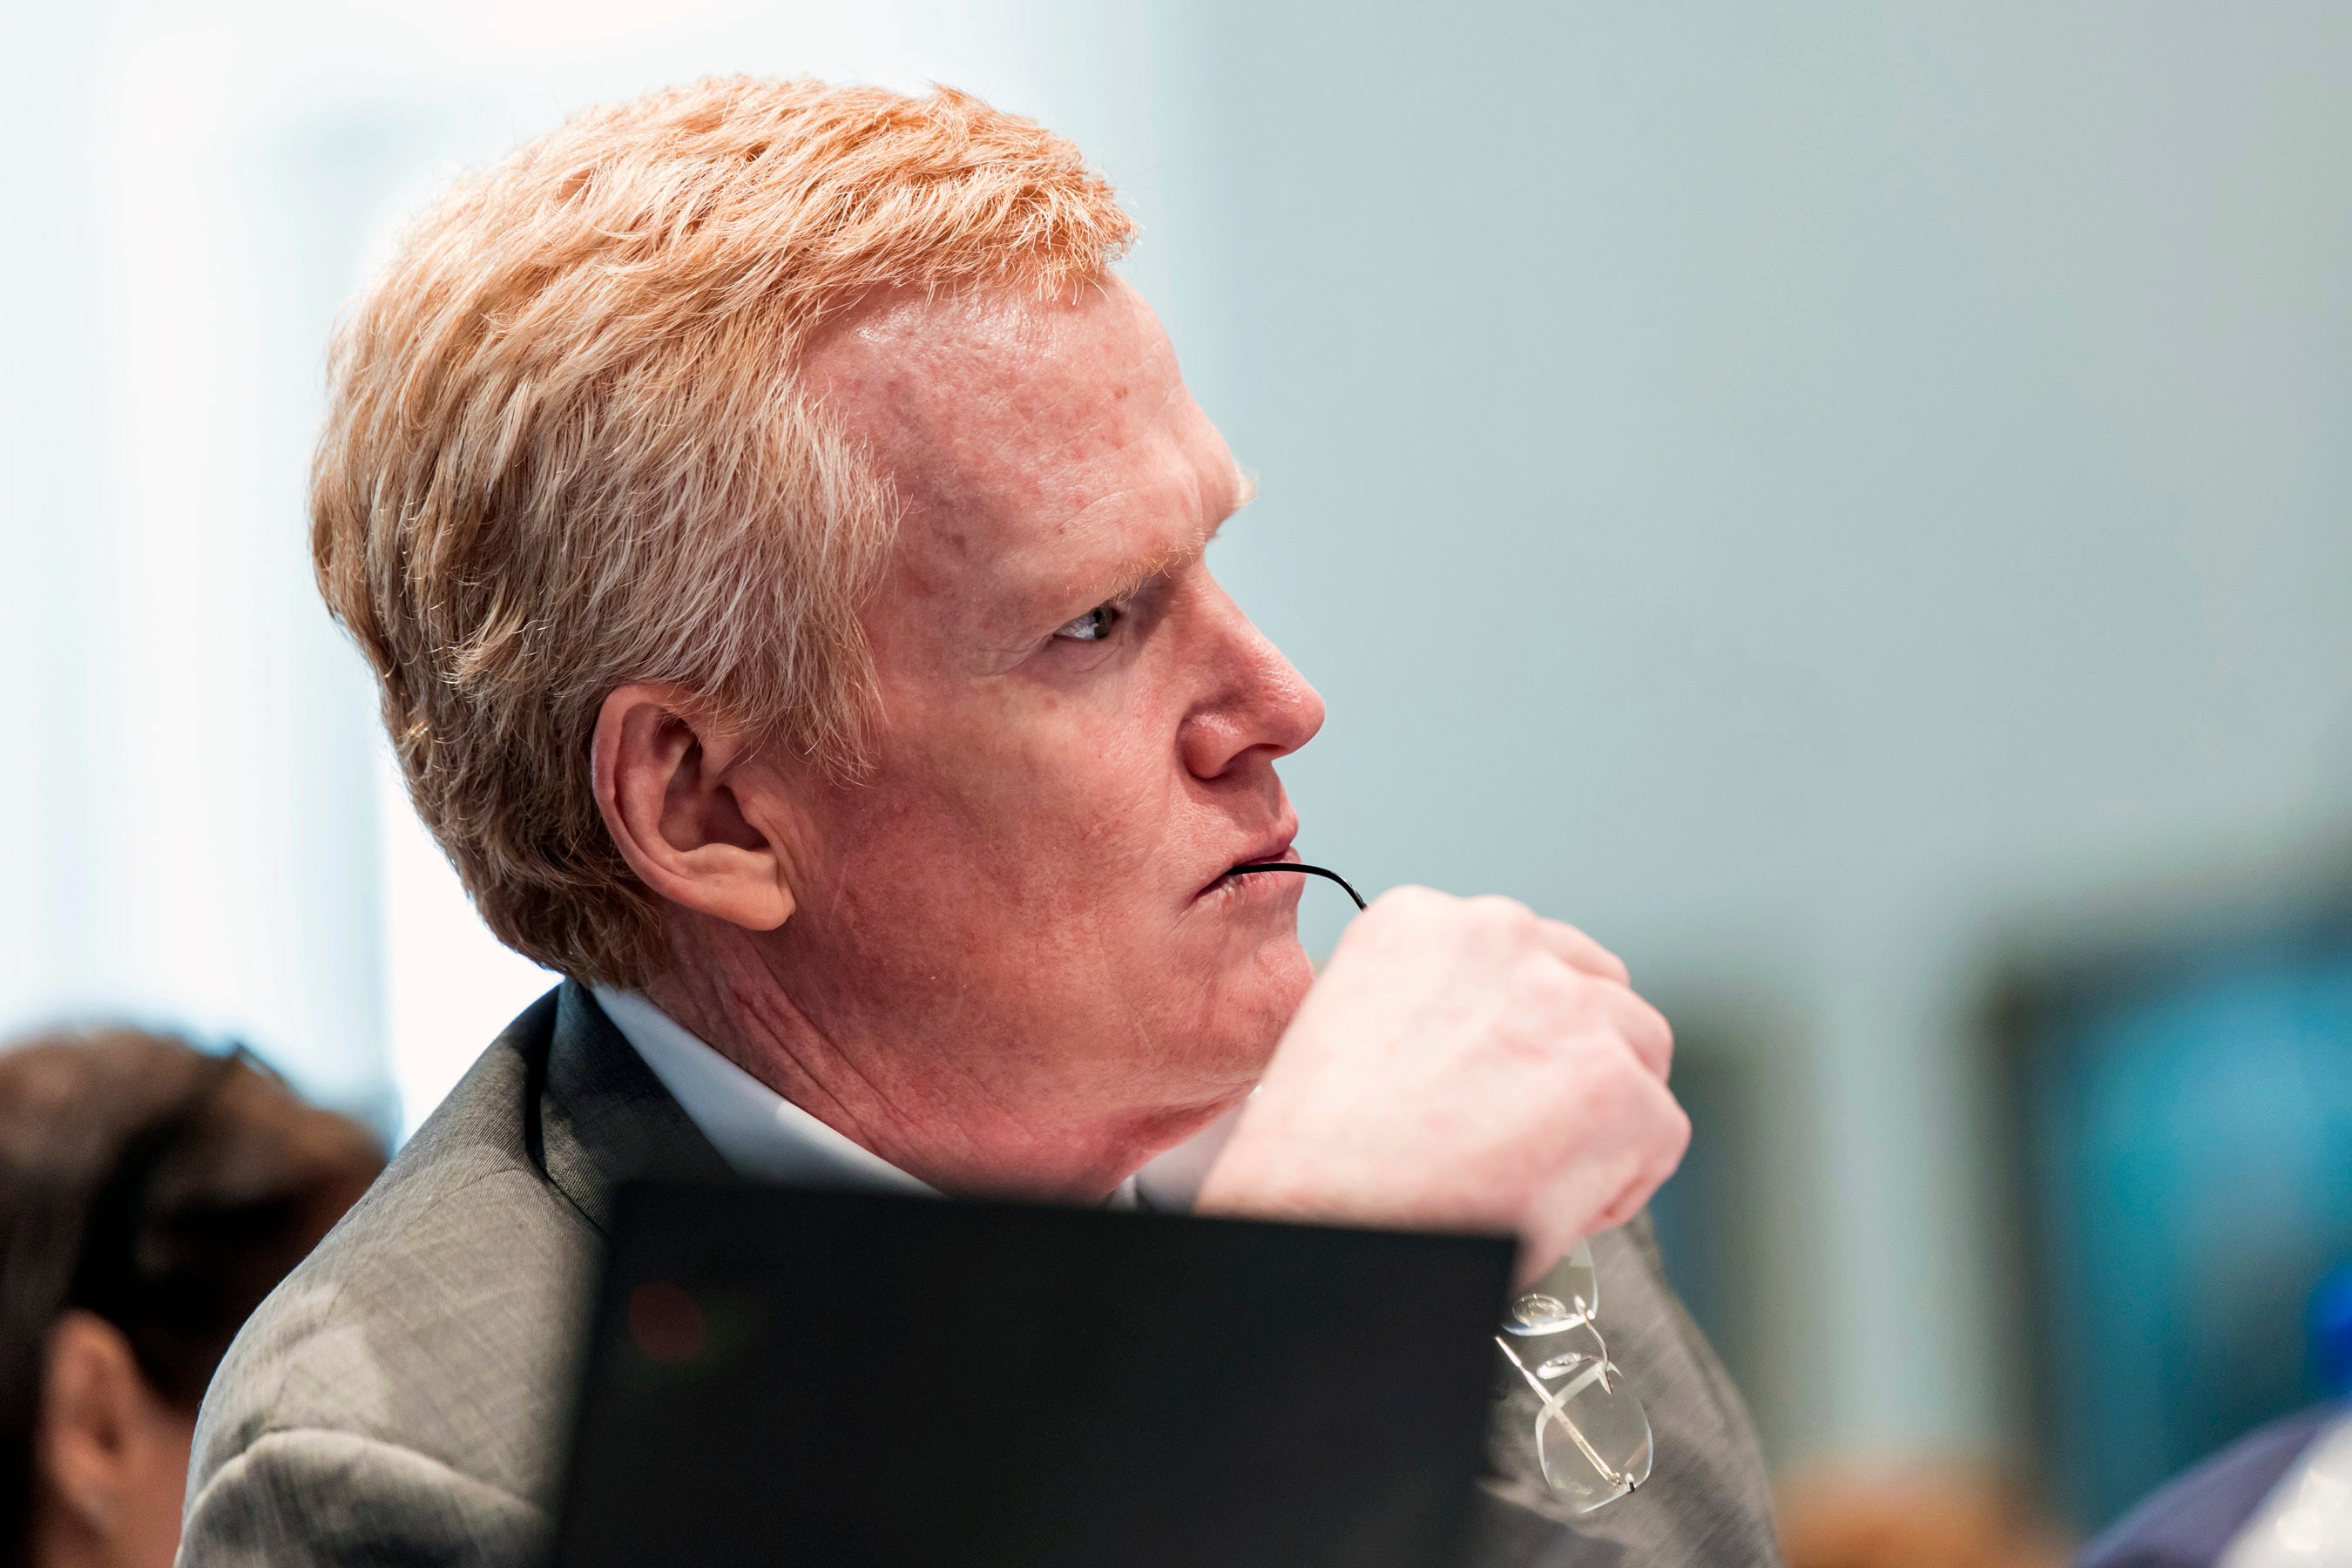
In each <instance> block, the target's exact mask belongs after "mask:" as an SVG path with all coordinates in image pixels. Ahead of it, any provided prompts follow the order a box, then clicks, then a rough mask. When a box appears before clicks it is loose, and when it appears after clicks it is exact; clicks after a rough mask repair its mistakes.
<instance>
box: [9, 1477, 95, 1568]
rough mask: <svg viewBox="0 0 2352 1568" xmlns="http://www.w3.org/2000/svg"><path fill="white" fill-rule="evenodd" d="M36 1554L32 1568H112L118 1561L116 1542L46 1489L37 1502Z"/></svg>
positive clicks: (32, 1533)
mask: <svg viewBox="0 0 2352 1568" xmlns="http://www.w3.org/2000/svg"><path fill="white" fill-rule="evenodd" d="M28 1538H29V1540H30V1542H31V1543H32V1552H31V1554H30V1555H29V1556H27V1557H26V1563H27V1564H28V1568H108V1565H109V1564H110V1563H113V1562H114V1561H115V1552H114V1550H113V1544H114V1543H113V1542H112V1541H110V1539H109V1538H108V1537H106V1536H104V1535H101V1534H100V1533H99V1532H98V1531H96V1530H93V1529H92V1528H90V1525H89V1521H86V1520H84V1519H83V1518H82V1517H81V1516H80V1515H79V1514H78V1513H76V1512H74V1510H71V1509H69V1508H68V1507H66V1506H65V1505H64V1504H63V1503H62V1502H60V1501H58V1499H57V1498H56V1496H55V1495H53V1494H51V1493H50V1492H49V1491H48V1489H47V1488H46V1487H44V1488H41V1489H40V1495H38V1496H37V1497H36V1499H35V1500H34V1503H33V1519H32V1529H31V1531H29V1532H28Z"/></svg>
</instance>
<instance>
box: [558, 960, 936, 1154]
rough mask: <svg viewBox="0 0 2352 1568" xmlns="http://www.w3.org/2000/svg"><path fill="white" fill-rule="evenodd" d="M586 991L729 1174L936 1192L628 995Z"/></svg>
mask: <svg viewBox="0 0 2352 1568" xmlns="http://www.w3.org/2000/svg"><path fill="white" fill-rule="evenodd" d="M593 990H594V992H595V996H596V1005H598V1006H600V1007H602V1008H604V1016H606V1017H608V1018H610V1019H612V1020H613V1026H614V1028H616V1029H618V1030H620V1031H621V1036H622V1037H623V1038H624V1039H625V1040H627V1041H628V1042H629V1044H630V1045H631V1046H633V1047H635V1048H636V1053H637V1055H638V1056H640V1057H642V1058H645V1063H646V1067H647V1068H651V1069H652V1071H653V1075H654V1077H656V1078H657V1079H660V1080H661V1086H662V1087H663V1088H664V1089H667V1090H669V1094H670V1098H671V1099H672V1100H677V1103H678V1107H679V1109H680V1110H684V1111H685V1112H686V1118H687V1120H688V1121H691V1122H693V1123H694V1125H695V1127H696V1128H697V1129H698V1131H700V1132H701V1133H702V1135H703V1136H704V1137H705V1138H708V1139H709V1140H710V1146H711V1147H712V1148H714V1149H716V1150H718V1151H719V1158H720V1159H722V1160H724V1161H726V1162H727V1163H728V1164H730V1166H732V1167H734V1170H735V1173H736V1174H737V1175H739V1176H748V1177H751V1178H753V1179H755V1180H759V1181H766V1182H790V1183H793V1184H796V1185H801V1186H819V1187H873V1188H878V1189H880V1190H882V1191H885V1192H900V1193H923V1194H930V1195H932V1196H937V1195H938V1194H936V1193H935V1192H933V1191H932V1189H931V1188H930V1187H929V1186H927V1185H925V1184H923V1183H921V1182H919V1181H917V1180H916V1179H915V1178H914V1177H912V1176H910V1175H908V1174H907V1173H906V1172H904V1171H902V1170H900V1169H898V1166H896V1165H894V1164H892V1163H890V1162H889V1161H887V1160H885V1159H884V1158H882V1156H881V1155H879V1154H877V1153H875V1152H872V1151H871V1150H868V1149H866V1148H865V1147H864V1146H862V1145H861V1144H859V1143H857V1142H854V1141H853V1140H851V1139H849V1138H847V1137H845V1136H844V1135H843V1134H841V1133H839V1132H836V1131H834V1130H833V1129H832V1128H830V1127H828V1126H826V1125H825V1124H824V1122H822V1121H818V1120H817V1119H816V1118H815V1117H814V1116H811V1115H810V1114H809V1113H808V1112H807V1111H805V1110H802V1109H801V1108H800V1107H799V1106H797V1105H794V1104H793V1102H792V1101H791V1100H786V1099H785V1098H784V1097H783V1096H782V1095H781V1094H778V1093H777V1092H776V1091H775V1090H774V1089H770V1088H769V1087H768V1086H767V1085H766V1084H764V1083H761V1081H760V1080H759V1079H756V1078H753V1077H752V1076H751V1074H750V1073H748V1072H745V1071H744V1070H743V1069H742V1068H739V1067H737V1066H736V1065H735V1064H734V1063H733V1062H730V1061H729V1060H728V1059H727V1058H725V1057H722V1056H720V1055H719V1052H718V1051H717V1050H715V1049H713V1048H712V1047H710V1046H709V1045H708V1044H707V1043H705V1042H704V1041H702V1040H699V1039H698V1038H696V1037H694V1036H693V1035H692V1034H691V1033H689V1032H688V1030H686V1029H685V1028H684V1027H682V1026H680V1025H679V1024H678V1023H677V1021H676V1020H675V1019H673V1018H672V1017H671V1016H669V1015H668V1014H667V1013H665V1012H663V1011H662V1010H661V1009H660V1008H658V1007H656V1006H655V1005H653V1004H652V1003H650V1002H648V1001H646V999H645V998H644V997H642V996H640V995H638V994H636V993H635V992H634V991H615V990H614V989H612V988H611V987H610V986H604V985H599V986H595V987H593Z"/></svg>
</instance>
